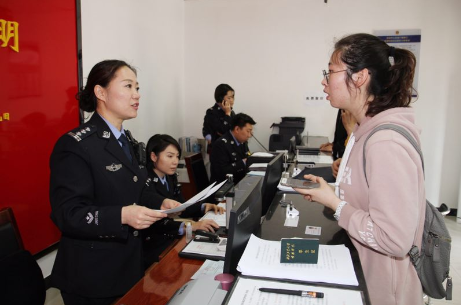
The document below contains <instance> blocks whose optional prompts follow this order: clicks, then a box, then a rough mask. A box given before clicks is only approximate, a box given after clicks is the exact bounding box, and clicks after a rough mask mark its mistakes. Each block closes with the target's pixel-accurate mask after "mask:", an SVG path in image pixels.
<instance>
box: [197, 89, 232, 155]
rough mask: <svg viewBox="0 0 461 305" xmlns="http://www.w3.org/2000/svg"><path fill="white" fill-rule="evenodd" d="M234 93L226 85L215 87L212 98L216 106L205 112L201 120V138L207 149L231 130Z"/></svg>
mask: <svg viewBox="0 0 461 305" xmlns="http://www.w3.org/2000/svg"><path fill="white" fill-rule="evenodd" d="M234 96H235V91H234V89H232V87H231V86H229V85H227V84H220V85H219V86H218V87H216V90H215V92H214V98H215V100H216V104H214V106H213V107H211V108H209V109H208V110H207V111H206V114H205V117H204V119H203V129H202V134H203V137H204V138H205V139H206V140H207V142H208V147H211V145H212V144H213V143H214V142H215V141H216V140H217V139H218V138H220V137H221V136H223V135H224V134H225V133H226V132H227V131H229V130H230V128H231V119H232V117H233V116H234V115H235V113H234V111H233V110H232V107H233V106H234Z"/></svg>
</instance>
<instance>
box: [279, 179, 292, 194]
mask: <svg viewBox="0 0 461 305" xmlns="http://www.w3.org/2000/svg"><path fill="white" fill-rule="evenodd" d="M277 188H278V189H279V190H280V191H283V192H294V193H296V191H295V190H294V189H293V188H292V187H289V186H285V185H281V184H280V181H279V184H278V185H277Z"/></svg>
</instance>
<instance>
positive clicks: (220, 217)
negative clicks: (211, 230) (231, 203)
mask: <svg viewBox="0 0 461 305" xmlns="http://www.w3.org/2000/svg"><path fill="white" fill-rule="evenodd" d="M218 206H220V207H223V208H224V209H225V208H226V204H224V203H220V204H218ZM204 219H211V220H214V221H215V222H216V223H217V224H218V225H219V226H220V227H225V226H226V212H224V213H222V214H215V212H214V211H208V212H207V213H206V214H205V215H203V217H202V218H200V220H204Z"/></svg>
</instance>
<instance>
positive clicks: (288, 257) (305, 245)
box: [280, 238, 319, 264]
mask: <svg viewBox="0 0 461 305" xmlns="http://www.w3.org/2000/svg"><path fill="white" fill-rule="evenodd" d="M281 245H282V250H281V251H282V252H281V253H280V262H281V263H302V264H317V261H318V259H319V240H318V239H316V238H282V240H281Z"/></svg>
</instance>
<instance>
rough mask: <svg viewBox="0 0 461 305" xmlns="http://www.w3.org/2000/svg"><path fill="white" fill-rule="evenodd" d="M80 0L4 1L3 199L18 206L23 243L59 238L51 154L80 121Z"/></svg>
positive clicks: (0, 79)
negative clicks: (51, 192) (53, 213)
mask: <svg viewBox="0 0 461 305" xmlns="http://www.w3.org/2000/svg"><path fill="white" fill-rule="evenodd" d="M76 20H77V18H76V2H75V0H47V1H30V0H14V1H2V4H0V117H1V119H0V166H1V167H0V177H1V178H0V179H1V183H0V207H6V206H9V207H11V208H12V209H13V212H14V214H15V217H16V220H17V223H18V226H19V230H20V233H21V236H22V239H23V241H24V245H25V247H26V249H28V250H29V251H31V252H32V253H37V252H39V251H41V250H43V249H45V248H47V247H49V246H50V245H52V244H54V243H55V242H57V241H58V240H59V238H60V232H59V230H58V229H57V228H56V226H55V225H54V224H53V222H52V221H51V219H50V212H51V208H50V203H49V175H50V170H49V157H50V154H51V151H52V149H53V146H54V144H55V142H56V140H57V139H58V137H59V136H60V135H62V134H63V133H65V132H66V131H68V130H70V129H72V128H75V127H77V126H78V124H79V111H78V103H77V101H76V100H75V94H76V93H77V91H78V90H77V87H78V65H77V25H76V23H77V22H76Z"/></svg>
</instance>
